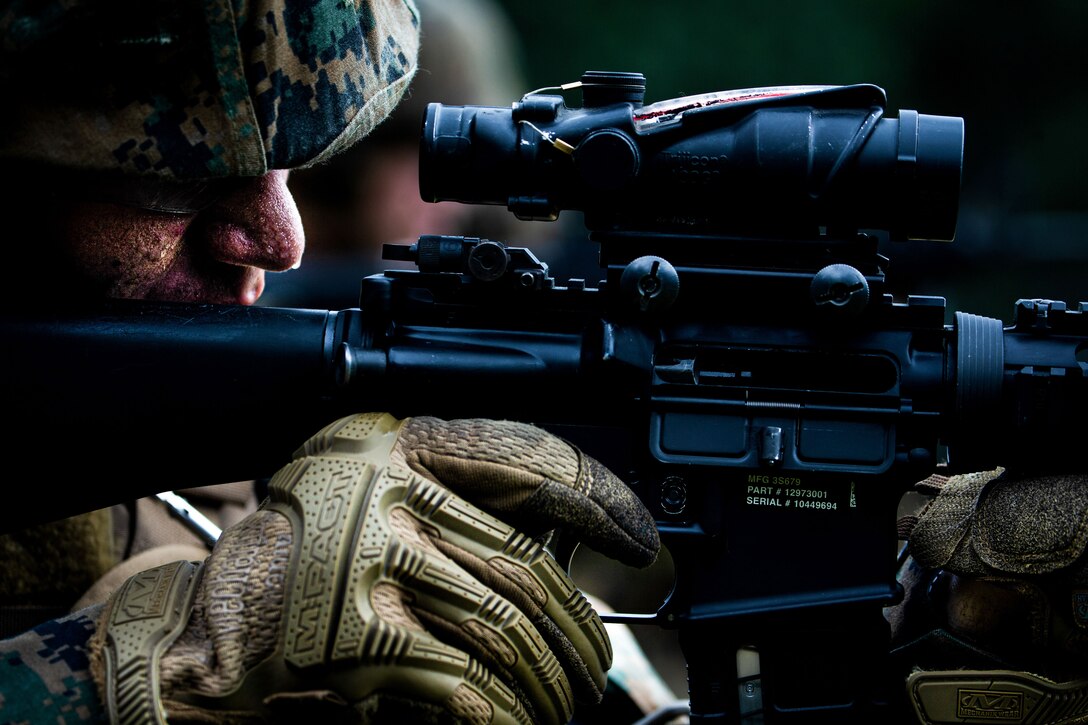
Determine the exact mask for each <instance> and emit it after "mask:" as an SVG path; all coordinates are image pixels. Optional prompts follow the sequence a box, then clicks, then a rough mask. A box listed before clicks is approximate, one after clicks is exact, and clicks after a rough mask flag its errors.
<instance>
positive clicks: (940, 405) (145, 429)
mask: <svg viewBox="0 0 1088 725" xmlns="http://www.w3.org/2000/svg"><path fill="white" fill-rule="evenodd" d="M576 85H580V86H581V88H582V90H583V107H582V108H567V107H566V105H565V101H564V98H563V96H562V95H558V94H548V93H543V92H534V93H531V94H528V95H527V96H525V97H524V98H523V99H521V101H519V102H517V103H514V104H513V105H512V106H511V107H510V108H490V107H465V106H446V105H440V104H431V105H430V106H429V107H428V109H427V112H426V116H425V119H424V123H423V136H422V141H421V157H420V171H421V181H420V188H421V193H422V195H423V197H424V199H426V200H428V201H441V200H453V201H460V202H465V203H484V204H503V205H506V206H507V207H508V208H509V209H510V210H511V211H512V212H513V213H514V214H515V215H517V216H518V217H519V218H522V219H527V220H542V219H555V218H556V217H557V216H558V214H559V212H560V211H562V210H567V209H571V210H580V211H583V212H584V214H585V221H586V227H587V229H588V230H589V237H590V239H591V240H592V241H594V242H596V243H597V244H598V245H599V248H600V263H601V267H602V270H603V271H604V279H603V280H602V281H601V282H600V283H599V284H597V285H595V286H594V285H590V284H587V283H586V282H585V281H584V280H568V281H567V283H566V284H565V285H564V284H560V283H559V282H558V281H557V280H555V279H554V278H553V277H552V276H551V275H550V272H549V267H548V265H547V264H546V263H544V262H542V261H540V260H539V259H538V258H537V257H536V256H535V255H534V254H533V253H532V252H531V251H530V250H528V249H525V248H518V247H511V246H507V245H506V244H504V243H502V242H497V241H492V240H486V239H478V238H465V237H443V236H430V235H426V236H423V237H420V239H419V240H418V242H417V243H416V244H413V245H410V246H397V245H387V246H386V249H385V256H386V258H387V259H391V260H400V261H411V262H414V263H415V264H416V265H417V267H418V270H413V271H404V270H391V271H387V272H385V273H383V274H378V275H372V276H370V277H367V278H365V279H364V280H362V284H361V290H360V299H359V306H358V307H357V308H349V309H343V310H339V311H329V310H304V309H277V308H242V307H228V306H215V305H174V304H164V303H141V302H126V301H113V302H109V303H107V304H105V305H104V306H102V307H101V308H98V309H93V310H73V309H65V308H62V309H43V310H38V311H35V312H34V313H30V314H28V313H26V312H25V311H8V312H7V313H5V315H4V320H3V325H4V330H5V332H6V334H7V335H8V339H9V340H11V339H14V340H16V341H18V344H17V345H15V346H14V347H13V348H12V350H11V351H10V352H9V353H8V354H7V355H6V356H5V360H4V363H3V371H4V375H3V380H4V381H5V382H4V385H5V386H7V389H6V391H5V394H6V397H7V399H8V400H9V401H11V405H10V407H9V411H10V412H11V414H12V416H13V417H14V418H15V419H16V420H22V421H23V424H22V425H20V426H19V427H18V430H17V431H16V432H15V433H14V434H13V435H14V437H12V438H9V444H10V450H14V451H18V452H19V463H18V464H16V465H15V466H14V468H15V470H17V471H19V473H20V474H22V475H25V476H28V477H27V478H24V479H23V480H24V482H25V483H28V484H32V483H33V482H34V481H36V480H38V479H39V478H40V477H41V476H42V475H43V471H44V472H47V473H49V474H51V475H53V476H60V477H67V478H69V480H71V481H72V485H71V486H68V487H65V495H64V496H63V497H57V495H56V492H55V490H52V489H51V490H49V491H48V492H47V494H46V495H48V496H50V501H51V502H52V501H55V504H54V507H53V508H52V510H51V511H50V513H51V514H52V515H53V517H55V516H58V515H62V514H66V513H72V512H76V511H81V510H88V509H90V508H95V507H98V506H104V505H108V504H110V503H115V502H118V501H122V500H126V499H127V498H129V497H133V496H137V495H146V494H150V493H154V492H157V491H158V490H161V489H162V488H164V487H170V486H175V485H177V486H183V485H184V486H193V485H199V484H201V483H209V484H210V483H220V482H224V481H229V480H240V479H250V478H261V477H264V476H268V475H271V474H272V473H273V472H274V471H275V470H276V469H277V468H278V467H279V466H280V465H281V464H282V462H283V461H285V460H287V458H288V456H289V455H290V452H291V451H292V450H293V448H294V447H295V446H296V445H297V444H298V443H299V442H300V441H302V440H304V439H305V438H306V437H307V436H308V435H310V434H311V433H312V431H313V430H315V429H317V428H318V427H320V426H321V425H322V424H323V423H325V422H327V421H328V420H330V419H332V418H333V417H336V416H339V415H344V414H347V413H350V412H354V411H357V410H360V409H362V408H367V409H382V410H388V411H390V412H391V413H393V414H394V415H397V416H407V415H436V416H440V417H468V416H486V417H506V418H511V419H516V420H523V421H527V422H532V423H535V424H538V425H541V426H542V427H545V428H548V429H550V430H553V431H555V432H557V433H558V434H560V435H563V436H564V437H566V438H568V439H570V440H572V441H573V442H575V443H576V444H577V445H579V446H581V447H582V448H583V449H584V450H586V451H587V452H588V453H590V454H591V455H593V456H595V457H596V458H598V459H599V460H601V461H602V462H603V463H605V464H606V465H607V466H609V467H610V468H612V469H613V470H614V471H616V472H617V473H619V474H620V475H621V477H623V478H624V479H625V480H626V481H627V482H628V483H629V484H630V485H631V487H632V488H633V489H634V490H635V491H636V493H637V494H638V495H639V496H640V498H641V499H642V500H643V501H644V502H645V504H646V505H647V506H648V507H649V508H650V510H651V512H652V513H653V514H654V517H655V519H656V521H657V525H658V528H659V530H660V532H661V536H662V539H663V542H664V544H665V546H666V547H667V548H668V549H669V551H670V552H671V554H672V558H673V560H674V564H675V577H676V581H675V586H674V588H673V591H672V592H671V594H670V595H669V598H668V599H667V601H665V602H664V603H662V605H661V607H660V609H659V610H658V611H657V612H656V613H653V614H650V615H630V614H628V615H624V614H616V615H608V616H609V618H610V619H612V620H614V621H623V622H628V623H634V624H654V625H658V626H663V627H669V628H675V629H676V630H677V632H678V637H679V641H680V644H681V647H682V649H683V652H684V655H685V658H686V660H687V663H688V679H689V697H690V712H691V717H692V719H693V720H700V721H701V720H720V721H731V722H742V721H744V720H746V719H748V718H755V717H758V718H762V719H763V720H764V721H766V722H769V723H770V722H775V723H801V722H836V723H845V722H859V723H861V722H864V723H872V722H890V721H892V720H893V719H894V717H896V716H897V713H900V712H902V710H903V708H905V707H906V704H905V698H904V695H903V684H902V683H903V677H904V675H905V673H902V672H898V671H897V670H896V665H895V664H894V663H893V662H892V660H891V658H890V656H889V653H888V638H889V635H888V628H887V624H886V622H885V621H884V618H883V616H882V608H883V607H885V606H888V605H890V604H893V603H894V602H896V601H897V600H898V599H899V598H900V597H901V590H900V587H899V585H898V584H897V583H896V580H895V576H896V568H897V557H896V552H897V544H898V542H897V536H896V528H895V517H896V509H897V506H898V504H899V501H900V498H901V496H902V494H903V493H904V492H905V491H906V490H907V489H908V488H909V487H910V485H911V484H913V483H915V482H917V481H919V480H922V479H924V478H926V477H927V476H929V475H930V474H931V473H933V472H934V471H937V470H941V471H942V472H944V473H955V472H968V471H975V470H983V469H988V468H993V467H995V466H997V465H1003V466H1005V467H1007V468H1013V469H1021V470H1026V471H1042V470H1051V469H1059V470H1076V467H1077V466H1078V465H1079V461H1078V460H1077V458H1078V454H1079V450H1078V447H1077V446H1076V445H1075V443H1077V442H1078V441H1079V440H1081V439H1082V437H1083V435H1084V433H1085V431H1086V429H1088V417H1086V416H1084V415H1083V412H1082V411H1083V410H1085V404H1086V403H1088V384H1086V383H1085V375H1086V372H1088V358H1086V355H1085V351H1086V350H1088V323H1086V322H1085V320H1086V319H1088V315H1085V314H1084V313H1085V311H1086V310H1088V304H1086V303H1080V305H1079V307H1077V308H1076V309H1070V308H1068V307H1067V306H1066V305H1065V304H1064V303H1061V302H1056V301H1048V300H1020V301H1018V302H1017V303H1016V305H1015V316H1014V319H1013V321H1012V322H1011V324H1009V325H1007V326H1006V325H1005V324H1004V323H1003V322H1001V321H1000V320H996V319H991V318H985V317H980V316H977V315H972V314H969V313H966V312H958V311H957V312H955V313H954V316H953V321H952V323H951V324H946V319H945V315H946V309H945V301H944V299H943V298H940V297H922V296H909V297H907V298H906V299H905V300H903V301H897V300H895V299H894V297H893V295H891V294H890V293H888V292H887V284H886V278H885V270H886V268H887V263H888V258H887V257H885V256H884V255H882V254H881V253H880V250H879V244H880V242H881V238H880V236H881V234H887V235H888V238H889V239H890V240H894V241H906V240H912V239H935V240H951V239H952V238H953V236H954V232H955V224H956V216H957V206H958V193H959V182H960V174H961V168H962V158H963V122H962V119H959V118H950V117H941V116H928V115H923V114H918V113H916V112H914V111H901V112H900V114H899V117H898V118H897V119H896V118H888V117H886V116H885V115H884V110H885V106H886V100H885V95H884V92H883V91H882V90H881V89H880V88H878V87H876V86H872V85H853V86H820V87H816V86H801V87H779V88H768V89H750V90H746V91H737V92H729V93H715V94H706V95H703V96H694V97H687V98H681V99H674V100H670V101H666V102H662V103H656V104H652V105H644V104H643V97H644V91H645V79H644V78H643V76H642V75H641V74H636V73H596V72H590V73H587V74H585V75H584V76H583V77H582V80H581V83H580V84H576ZM543 90H553V89H543ZM556 90H567V89H566V88H561V89H556ZM242 420H245V421H247V422H246V424H245V425H242V424H240V423H239V421H242ZM88 461H101V462H102V470H103V471H104V472H105V474H106V476H107V478H106V479H105V485H104V486H95V485H91V486H87V485H84V476H85V475H86V474H85V473H84V471H85V470H86V468H87V466H88ZM20 464H22V465H20ZM30 493H31V495H32V494H33V490H32V489H31V490H30ZM57 499H59V500H57ZM2 518H3V525H4V528H12V527H13V526H15V525H16V524H17V523H18V524H24V523H27V518H26V517H25V516H24V512H23V511H20V512H18V513H17V514H16V512H14V511H12V509H11V507H6V508H5V510H4V514H3V516H2ZM821 562H822V564H821ZM748 648H755V649H756V650H757V651H758V653H759V658H760V677H759V680H758V683H757V684H758V686H759V687H760V688H761V698H760V702H759V704H756V705H754V704H753V701H752V700H751V699H750V698H748V697H747V695H750V694H751V692H752V690H753V682H752V681H748V682H742V683H739V684H738V677H737V674H738V673H737V667H736V656H737V653H738V652H739V651H741V650H746V649H748Z"/></svg>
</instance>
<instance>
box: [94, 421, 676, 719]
mask: <svg viewBox="0 0 1088 725" xmlns="http://www.w3.org/2000/svg"><path fill="white" fill-rule="evenodd" d="M462 496H463V497H464V499H469V500H472V501H474V502H476V503H477V504H479V505H480V506H482V507H484V508H486V509H488V510H489V511H491V512H493V513H495V514H497V515H500V516H502V517H503V518H504V519H506V520H508V521H510V522H511V523H513V524H515V525H516V526H518V527H519V529H520V530H516V529H514V528H512V527H511V526H509V525H507V524H506V523H503V522H502V521H500V520H498V519H496V518H494V517H493V516H491V515H489V514H488V513H485V512H484V511H482V510H480V509H478V508H476V507H475V506H473V505H471V504H469V503H467V502H466V501H465V500H464V499H463V498H461V497H462ZM557 526H562V527H564V529H565V530H566V531H568V532H571V533H572V534H574V535H575V536H576V537H577V538H579V539H580V540H582V541H584V542H586V543H587V544H589V545H590V546H592V547H593V548H595V549H597V550H599V551H601V552H602V553H605V554H609V555H611V556H614V557H616V558H618V559H620V560H621V561H624V562H626V563H629V564H633V565H647V564H649V563H650V562H652V561H653V560H654V558H655V556H656V554H657V551H658V547H659V542H658V538H657V532H656V529H655V527H654V523H653V520H652V518H651V517H650V515H649V513H648V512H647V511H646V510H645V508H644V507H643V506H642V505H641V503H640V502H639V501H638V499H637V498H636V497H635V496H634V494H633V493H632V492H631V491H630V490H629V489H628V488H627V487H626V486H625V485H624V484H623V483H622V482H621V481H620V480H619V479H617V478H616V477H615V476H613V475H612V474H611V473H610V472H608V471H607V470H606V469H605V468H604V467H602V466H601V465H600V464H599V463H597V462H596V461H593V460H592V459H590V458H589V457H587V456H585V455H584V454H582V453H581V452H580V451H578V450H577V449H576V448H574V447H573V446H571V445H570V444H568V443H566V442H564V441H562V440H560V439H558V438H556V437H555V436H552V435H550V434H548V433H546V432H544V431H542V430H540V429H537V428H534V427H531V426H528V425H523V424H517V423H509V422H496V421H487V420H455V421H449V422H446V421H442V420H438V419H435V418H408V419H406V420H403V421H398V420H395V419H394V418H392V417H390V416H388V415H380V414H365V415H356V416H352V417H349V418H345V419H342V420H340V421H337V422H336V423H334V424H332V425H330V426H328V427H327V428H325V429H324V430H322V431H321V432H319V433H318V434H317V435H315V436H314V437H313V438H311V439H310V440H309V441H307V443H306V444H305V445H304V446H303V447H302V448H300V449H299V450H298V451H297V452H296V454H295V459H294V461H293V462H292V463H290V464H289V465H287V466H286V467H284V468H283V469H282V470H280V471H279V472H278V473H277V474H276V476H275V477H274V478H273V479H272V482H271V484H270V495H269V500H268V501H267V502H265V504H264V505H263V506H262V508H261V510H259V511H258V512H256V513H255V514H253V515H252V516H250V517H248V518H247V519H245V520H244V521H242V522H241V523H239V524H238V525H236V526H235V527H233V528H231V529H228V531H227V532H226V533H224V535H223V537H222V538H221V539H220V541H219V543H218V544H217V546H216V548H215V550H214V551H213V553H212V555H211V556H210V557H209V559H207V561H206V562H205V563H203V564H191V563H188V562H177V563H175V564H171V565H169V566H166V567H160V568H158V569H153V570H151V571H148V572H144V573H142V574H139V575H137V576H135V577H133V578H132V579H130V580H128V581H127V582H126V584H125V585H124V586H123V587H122V588H121V589H120V590H118V591H117V592H116V593H115V594H114V595H113V596H112V597H111V599H110V603H109V605H108V607H107V609H106V611H105V613H104V614H103V619H102V622H101V626H100V627H99V630H98V633H97V634H96V643H95V644H94V646H93V648H92V651H93V652H94V653H96V654H97V660H98V661H97V662H96V668H95V669H96V678H97V680H98V682H99V683H100V684H101V686H102V689H103V690H104V695H105V697H106V699H107V703H108V706H109V708H110V715H111V718H112V720H113V721H114V722H123V723H156V722H163V719H164V718H165V717H169V719H170V722H171V723H177V722H182V721H186V720H192V721H203V722H249V721H291V722H300V721H301V720H300V718H302V717H306V718H310V721H311V722H314V723H317V722H321V723H325V722H332V721H344V722H360V721H362V722H375V721H382V722H385V721H397V720H399V722H401V723H404V722H436V723H437V722H451V721H461V722H468V723H492V722H494V723H508V722H509V723H559V722H566V721H567V720H569V719H570V717H571V714H572V711H573V708H574V702H575V701H576V700H580V701H590V702H595V701H597V700H599V698H600V696H601V693H602V688H603V687H604V683H605V677H606V671H607V669H608V667H609V665H610V663H611V648H610V645H609V641H608V637H607V635H606V634H605V630H604V627H603V625H602V623H601V621H600V619H599V618H598V617H597V615H596V613H595V612H594V611H593V609H592V607H591V606H590V605H589V604H588V603H587V601H586V600H585V598H584V597H583V596H582V595H581V593H579V592H578V591H577V589H575V587H574V584H573V582H571V580H570V579H569V577H568V576H567V575H566V574H565V573H564V571H563V570H562V569H561V567H559V566H558V565H557V564H556V562H555V561H554V560H553V559H552V558H551V557H550V556H549V555H548V554H547V553H546V552H545V550H544V549H543V548H542V544H541V543H540V541H539V536H540V535H541V534H543V533H544V532H547V531H548V530H550V529H553V528H555V527H557ZM534 537H536V538H534Z"/></svg>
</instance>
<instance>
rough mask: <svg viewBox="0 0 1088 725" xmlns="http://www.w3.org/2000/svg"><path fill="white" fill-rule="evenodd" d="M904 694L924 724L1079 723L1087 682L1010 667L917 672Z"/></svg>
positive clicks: (1087, 703) (1087, 700)
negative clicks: (1062, 680) (1006, 668)
mask: <svg viewBox="0 0 1088 725" xmlns="http://www.w3.org/2000/svg"><path fill="white" fill-rule="evenodd" d="M907 692H908V693H909V695H910V699H911V704H912V705H913V706H914V711H915V713H916V714H917V715H918V721H919V722H921V723H924V724H925V725H946V724H947V725H951V724H952V723H964V722H973V723H986V722H994V723H1017V725H1019V724H1020V723H1043V722H1046V723H1057V722H1063V723H1066V722H1070V723H1071V722H1082V721H1083V720H1082V718H1083V717H1084V716H1085V715H1088V680H1074V681H1071V682H1054V681H1053V680H1048V679H1046V678H1044V677H1039V676H1037V675H1032V674H1030V673H1027V672H1018V671H1014V670H946V671H930V672H925V671H917V672H913V673H911V675H910V676H909V677H907Z"/></svg>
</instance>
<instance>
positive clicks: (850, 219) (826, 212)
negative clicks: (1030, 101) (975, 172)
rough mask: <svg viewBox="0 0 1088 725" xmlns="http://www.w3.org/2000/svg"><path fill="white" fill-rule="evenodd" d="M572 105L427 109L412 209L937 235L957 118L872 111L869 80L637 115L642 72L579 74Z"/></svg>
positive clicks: (880, 94) (878, 92)
mask: <svg viewBox="0 0 1088 725" xmlns="http://www.w3.org/2000/svg"><path fill="white" fill-rule="evenodd" d="M571 87H580V88H581V90H582V101H583V103H582V107H581V108H568V107H567V106H566V103H565V101H564V98H563V96H562V95H558V94H551V93H545V92H543V91H546V90H552V89H543V90H542V91H538V92H533V93H530V94H527V95H525V96H524V97H523V98H522V99H521V100H520V101H517V102H515V103H513V104H512V106H510V107H508V108H499V107H490V106H452V105H444V104H439V103H432V104H430V105H428V107H427V110H426V114H425V116H424V121H423V133H422V140H421V148H420V192H421V194H422V196H423V198H424V200H426V201H432V202H437V201H459V202H465V203H471V204H501V205H505V206H506V207H507V208H508V209H509V210H510V211H511V212H512V213H514V214H515V215H516V216H517V217H518V218H521V219H540V220H554V219H556V218H557V216H558V215H559V212H560V211H562V210H564V209H571V210H579V211H582V212H584V213H585V223H586V226H587V228H588V229H590V231H636V232H647V233H652V232H665V233H675V232H683V233H687V234H711V235H727V236H738V237H752V238H761V237H766V238H772V239H784V238H811V237H813V236H814V235H818V234H828V233H831V234H838V233H842V234H849V233H852V232H856V231H858V230H879V231H885V232H887V233H888V234H889V235H890V236H891V238H893V239H931V240H951V239H952V238H953V236H954V234H955V228H956V215H957V208H958V205H959V188H960V176H961V171H962V166H963V119H961V118H955V117H948V116H934V115H927V114H920V113H917V112H916V111H908V110H904V111H900V112H899V117H898V118H888V117H886V116H885V106H886V97H885V94H884V91H883V90H882V89H881V88H879V87H877V86H874V85H869V84H859V85H839V86H777V87H767V88H751V89H744V90H737V91H725V92H717V93H707V94H702V95H696V96H687V97H683V98H676V99H671V100H667V101H661V102H658V103H653V104H650V105H644V104H643V99H644V96H645V90H646V79H645V76H643V74H641V73H612V72H599V71H590V72H587V73H585V74H584V75H583V76H582V79H581V81H580V83H576V84H569V85H568V86H565V87H563V88H557V89H554V90H563V89H565V88H571Z"/></svg>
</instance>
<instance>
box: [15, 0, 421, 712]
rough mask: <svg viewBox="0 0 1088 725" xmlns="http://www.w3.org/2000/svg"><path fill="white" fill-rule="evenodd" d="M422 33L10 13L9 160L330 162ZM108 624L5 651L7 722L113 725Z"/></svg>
mask: <svg viewBox="0 0 1088 725" xmlns="http://www.w3.org/2000/svg"><path fill="white" fill-rule="evenodd" d="M418 26H419V18H418V11H417V10H416V8H415V6H414V4H413V2H412V0H357V1H356V2H351V0H315V1H313V2H288V1H287V0H202V1H201V2H194V1H193V0H188V1H187V2H174V1H173V0H110V1H109V2H100V1H96V0H51V1H49V2H31V1H30V0H9V1H8V2H6V3H4V4H3V5H0V39H2V40H0V43H2V45H0V51H2V52H0V94H2V95H3V97H4V98H5V99H7V101H8V102H7V103H5V104H4V113H3V121H2V122H0V123H2V130H3V132H2V133H0V162H2V163H3V164H5V165H6V166H7V167H8V169H9V170H20V171H21V170H30V172H31V173H29V174H28V176H33V173H37V172H40V171H41V170H43V169H44V170H45V171H46V176H45V178H47V179H51V178H54V177H51V176H49V175H50V174H53V172H54V171H57V172H61V171H62V172H63V173H60V174H56V175H55V178H57V179H63V178H66V177H72V176H74V177H76V178H79V172H87V173H94V174H96V178H100V177H101V176H102V174H103V173H105V174H108V175H109V176H110V177H111V178H112V177H117V178H122V179H131V178H136V179H138V178H139V177H140V176H143V175H147V176H150V177H153V178H156V179H160V180H161V179H174V180H178V181H179V182H184V183H186V184H192V183H194V182H201V181H203V180H209V179H213V180H214V179H219V178H228V177H254V176H260V175H262V174H264V173H266V172H268V171H270V170H273V169H286V168H299V167H304V166H309V165H313V164H317V163H320V162H321V161H323V160H325V159H327V158H328V157H329V156H331V155H333V154H336V153H338V152H339V151H341V150H343V149H345V148H347V147H348V146H350V145H351V144H353V143H355V142H356V141H357V140H358V139H360V138H361V137H362V136H364V135H366V134H367V133H368V132H370V130H371V129H373V128H374V127H375V126H376V125H377V124H378V123H379V122H380V121H381V120H382V119H384V118H385V117H386V116H387V115H388V114H389V112H390V111H391V110H392V108H393V107H394V106H395V105H396V104H397V103H398V101H399V100H400V98H401V97H402V96H403V94H404V93H405V90H406V88H407V86H408V84H409V82H410V81H411V79H412V77H413V74H414V73H415V70H416V59H417V56H418V45H419V30H418ZM13 99H14V102H12V100H13ZM50 183H51V182H50ZM68 546H70V547H72V548H76V549H78V548H79V547H78V544H77V543H76V542H68ZM7 593H9V592H5V594H7ZM97 614H98V611H97V608H96V607H91V608H89V609H87V610H83V611H82V612H78V613H76V614H73V615H72V616H70V617H66V618H63V619H58V620H52V621H49V622H46V623H44V624H42V625H41V626H39V627H37V628H35V629H33V630H30V631H28V632H26V633H24V634H22V635H20V636H19V637H16V638H14V639H11V640H7V641H3V642H0V650H2V653H0V663H2V665H0V666H2V667H3V674H2V675H0V722H2V723H25V722H85V721H94V720H96V719H97V720H102V719H104V715H103V713H102V709H101V704H100V703H99V701H98V695H97V693H96V692H95V687H94V683H93V681H92V679H91V677H90V675H89V673H88V671H87V657H86V643H87V640H88V638H89V637H90V635H91V634H92V633H93V631H94V622H95V620H96V618H97Z"/></svg>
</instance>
